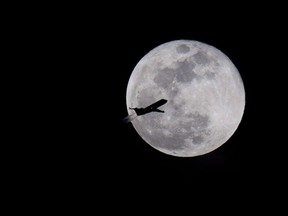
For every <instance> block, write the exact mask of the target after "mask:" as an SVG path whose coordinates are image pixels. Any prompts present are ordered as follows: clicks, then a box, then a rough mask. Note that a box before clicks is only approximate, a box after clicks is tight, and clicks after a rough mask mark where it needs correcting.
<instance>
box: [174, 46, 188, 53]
mask: <svg viewBox="0 0 288 216" xmlns="http://www.w3.org/2000/svg"><path fill="white" fill-rule="evenodd" d="M176 50H177V52H178V53H188V52H189V51H190V48H189V46H187V45H186V44H181V45H179V46H177V48H176Z"/></svg>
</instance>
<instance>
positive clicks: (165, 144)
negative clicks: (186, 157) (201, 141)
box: [146, 132, 186, 150]
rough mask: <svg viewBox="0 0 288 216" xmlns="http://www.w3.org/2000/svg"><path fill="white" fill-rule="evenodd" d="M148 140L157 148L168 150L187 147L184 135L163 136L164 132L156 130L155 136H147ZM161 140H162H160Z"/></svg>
mask: <svg viewBox="0 0 288 216" xmlns="http://www.w3.org/2000/svg"><path fill="white" fill-rule="evenodd" d="M146 138H147V139H148V142H152V143H153V146H154V147H156V148H163V149H167V150H181V149H185V148H186V146H185V145H183V143H184V140H183V137H179V136H175V134H174V135H173V136H163V133H162V132H155V133H153V136H147V137H146ZM160 140H161V142H159V141H160Z"/></svg>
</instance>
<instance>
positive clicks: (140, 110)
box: [129, 99, 167, 116]
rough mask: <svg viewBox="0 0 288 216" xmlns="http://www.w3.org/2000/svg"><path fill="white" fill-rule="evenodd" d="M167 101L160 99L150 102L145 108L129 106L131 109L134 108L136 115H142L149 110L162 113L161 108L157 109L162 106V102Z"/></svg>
mask: <svg viewBox="0 0 288 216" xmlns="http://www.w3.org/2000/svg"><path fill="white" fill-rule="evenodd" d="M165 103H167V100H165V99H161V100H159V101H157V102H155V103H153V104H151V105H150V106H147V107H145V108H130V107H129V109H131V110H134V111H135V112H136V114H137V116H139V115H144V114H146V113H150V112H161V113H164V111H163V110H159V109H157V108H158V107H160V106H162V105H163V104H165Z"/></svg>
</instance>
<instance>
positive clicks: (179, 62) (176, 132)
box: [126, 40, 245, 157]
mask: <svg viewBox="0 0 288 216" xmlns="http://www.w3.org/2000/svg"><path fill="white" fill-rule="evenodd" d="M160 99H166V100H167V103H166V104H164V105H162V106H161V107H159V108H158V109H160V110H163V111H164V113H160V112H150V113H147V114H145V115H139V116H137V117H136V118H135V119H133V120H132V125H133V127H134V128H135V130H136V131H137V133H138V134H139V135H140V136H141V137H142V139H143V140H144V141H146V142H147V143H148V144H149V145H150V146H152V147H153V148H155V149H157V150H158V151H160V152H163V153H165V154H168V155H172V156H178V157H194V156H198V155H203V154H207V153H209V152H211V151H213V150H215V149H217V148H219V147H220V146H221V145H223V144H224V143H225V142H226V141H227V140H228V139H229V138H230V137H231V136H232V135H233V134H234V132H235V131H236V130H237V128H238V126H239V124H240V122H241V119H242V116H243V113H244V108H245V90H244V85H243V81H242V78H241V76H240V74H239V71H238V70H237V68H236V67H235V65H234V64H233V63H232V61H231V60H230V59H229V58H228V57H227V56H226V55H225V54H224V53H223V52H221V51H220V50H219V49H217V48H215V47H213V46H211V45H208V44H205V43H202V42H199V41H194V40H175V41H170V42H167V43H164V44H161V45H159V46H158V47H156V48H154V49H152V50H151V51H150V52H148V53H147V54H146V55H145V56H144V57H143V58H142V59H141V60H140V61H139V62H138V63H137V65H136V66H135V68H134V70H133V72H132V74H131V76H130V79H129V82H128V85H127V92H126V105H127V112H128V114H129V115H133V113H134V115H135V111H134V110H131V109H129V107H138V108H145V107H147V106H149V105H151V104H153V103H154V102H156V101H158V100H160Z"/></svg>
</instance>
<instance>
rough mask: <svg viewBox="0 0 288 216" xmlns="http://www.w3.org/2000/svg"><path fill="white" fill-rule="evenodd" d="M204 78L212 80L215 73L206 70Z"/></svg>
mask: <svg viewBox="0 0 288 216" xmlns="http://www.w3.org/2000/svg"><path fill="white" fill-rule="evenodd" d="M205 77H206V78H207V79H209V80H211V79H214V78H215V73H214V72H212V71H209V70H207V71H206V73H205Z"/></svg>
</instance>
